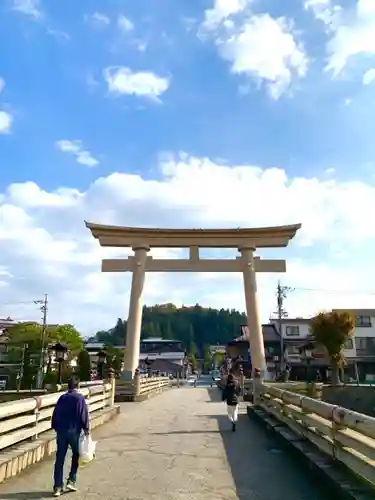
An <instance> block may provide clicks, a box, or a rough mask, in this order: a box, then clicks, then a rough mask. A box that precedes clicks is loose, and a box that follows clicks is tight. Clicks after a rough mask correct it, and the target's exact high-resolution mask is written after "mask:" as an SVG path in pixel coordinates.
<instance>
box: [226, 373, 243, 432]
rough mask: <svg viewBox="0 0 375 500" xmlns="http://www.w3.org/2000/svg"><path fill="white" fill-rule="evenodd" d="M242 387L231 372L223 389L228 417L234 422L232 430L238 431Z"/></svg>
mask: <svg viewBox="0 0 375 500" xmlns="http://www.w3.org/2000/svg"><path fill="white" fill-rule="evenodd" d="M240 395H241V387H240V384H239V383H238V382H237V380H236V378H235V376H234V375H233V373H229V375H228V379H227V384H226V386H225V388H224V390H223V396H222V399H223V401H225V402H226V404H227V412H228V418H229V420H230V421H231V422H232V432H235V431H236V425H237V421H238V405H239V401H240Z"/></svg>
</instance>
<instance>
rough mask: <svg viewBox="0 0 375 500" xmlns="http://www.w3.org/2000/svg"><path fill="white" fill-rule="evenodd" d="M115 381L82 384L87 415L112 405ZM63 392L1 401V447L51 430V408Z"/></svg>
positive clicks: (12, 444) (15, 443)
mask: <svg viewBox="0 0 375 500" xmlns="http://www.w3.org/2000/svg"><path fill="white" fill-rule="evenodd" d="M114 390H115V383H114V381H111V382H108V383H99V384H91V383H89V384H87V385H86V386H85V384H82V385H81V387H80V392H81V393H82V394H83V395H84V396H85V398H86V400H87V404H88V409H89V412H90V415H92V414H94V415H95V412H98V411H99V410H102V409H104V408H106V407H111V406H113V405H114ZM62 394H63V392H55V393H51V394H45V395H42V396H36V397H32V398H27V399H20V400H17V401H9V402H6V403H2V404H0V450H1V451H3V450H5V449H6V448H9V447H10V446H14V445H17V444H18V443H21V442H23V441H25V440H28V439H34V440H35V439H37V438H38V437H39V436H40V435H41V434H43V433H44V432H46V431H49V430H50V429H51V417H52V413H53V409H54V407H55V404H56V402H57V400H58V399H59V397H60V396H61V395H62Z"/></svg>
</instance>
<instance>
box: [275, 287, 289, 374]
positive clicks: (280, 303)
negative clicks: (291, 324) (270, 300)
mask: <svg viewBox="0 0 375 500" xmlns="http://www.w3.org/2000/svg"><path fill="white" fill-rule="evenodd" d="M292 291H293V288H291V287H289V286H282V285H281V283H280V281H279V282H278V283H277V289H276V296H277V320H278V326H279V333H280V351H281V352H280V372H282V371H283V370H284V365H285V363H284V337H283V318H286V317H287V316H288V313H287V312H286V310H285V309H284V299H286V297H287V293H288V292H292Z"/></svg>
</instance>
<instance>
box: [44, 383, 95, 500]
mask: <svg viewBox="0 0 375 500" xmlns="http://www.w3.org/2000/svg"><path fill="white" fill-rule="evenodd" d="M78 387H79V379H78V377H72V378H71V379H70V380H69V382H68V392H66V393H65V394H63V395H62V396H60V398H59V399H58V401H57V403H56V406H55V409H54V411H53V415H52V429H54V430H55V431H56V461H55V470H54V488H53V494H54V496H55V497H59V496H60V495H61V493H62V491H63V482H64V479H63V475H64V462H65V457H66V453H67V451H68V448H69V446H70V447H71V449H72V464H71V468H70V474H69V478H68V482H67V485H66V487H67V489H68V490H69V491H76V489H77V488H76V480H77V471H78V461H79V438H80V435H81V432H82V431H83V432H84V433H85V434H86V435H88V434H89V433H90V421H89V412H88V408H87V403H86V400H85V397H84V396H83V395H82V394H80V393H79V392H78Z"/></svg>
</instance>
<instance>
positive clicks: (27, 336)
mask: <svg viewBox="0 0 375 500" xmlns="http://www.w3.org/2000/svg"><path fill="white" fill-rule="evenodd" d="M8 339H9V341H8V345H9V348H8V352H9V358H10V359H15V358H18V359H19V360H21V357H22V348H23V346H24V345H27V348H26V351H25V356H24V360H25V361H24V370H23V377H22V385H21V387H22V388H26V389H29V388H31V387H32V386H33V384H34V382H35V381H36V375H37V373H38V369H39V363H40V356H41V350H42V325H40V324H38V323H33V322H23V323H18V324H16V325H14V326H12V327H11V328H10V329H9V333H8ZM58 341H60V342H64V343H66V344H67V346H68V356H69V357H68V360H71V359H72V358H74V357H76V356H78V354H79V352H80V351H81V350H82V349H83V340H82V338H81V336H80V334H79V332H78V331H77V330H76V328H74V326H72V325H68V324H66V325H57V326H51V327H47V328H46V331H45V333H44V341H43V347H44V349H47V348H48V347H49V346H52V345H53V344H54V343H56V342H58ZM63 372H64V373H66V377H68V376H69V372H70V369H69V366H65V367H64V370H63ZM51 376H52V375H51ZM66 377H65V378H66Z"/></svg>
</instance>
